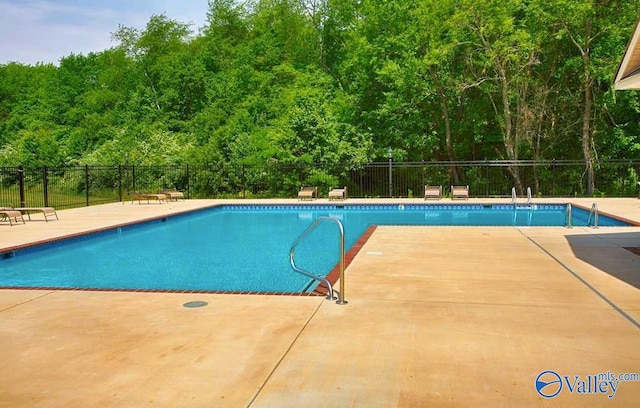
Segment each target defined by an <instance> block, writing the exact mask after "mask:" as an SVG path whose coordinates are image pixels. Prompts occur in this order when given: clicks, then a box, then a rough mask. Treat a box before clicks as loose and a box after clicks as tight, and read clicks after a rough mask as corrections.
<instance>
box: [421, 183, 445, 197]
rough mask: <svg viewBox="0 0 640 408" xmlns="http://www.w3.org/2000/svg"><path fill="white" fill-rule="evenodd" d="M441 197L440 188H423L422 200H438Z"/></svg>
mask: <svg viewBox="0 0 640 408" xmlns="http://www.w3.org/2000/svg"><path fill="white" fill-rule="evenodd" d="M441 197H442V186H424V199H425V200H426V199H428V198H434V199H436V200H439V199H440V198H441Z"/></svg>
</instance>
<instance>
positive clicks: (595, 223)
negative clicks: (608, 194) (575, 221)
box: [587, 203, 598, 228]
mask: <svg viewBox="0 0 640 408" xmlns="http://www.w3.org/2000/svg"><path fill="white" fill-rule="evenodd" d="M592 215H593V228H598V204H596V203H593V204H591V209H590V210H589V218H588V219H587V227H588V226H589V224H591V216H592Z"/></svg>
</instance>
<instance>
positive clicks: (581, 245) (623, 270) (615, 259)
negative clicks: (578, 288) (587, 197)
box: [566, 231, 640, 289]
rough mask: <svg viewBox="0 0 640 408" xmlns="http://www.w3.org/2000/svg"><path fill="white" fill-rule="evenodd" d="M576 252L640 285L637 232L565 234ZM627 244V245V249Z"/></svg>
mask: <svg viewBox="0 0 640 408" xmlns="http://www.w3.org/2000/svg"><path fill="white" fill-rule="evenodd" d="M566 238H567V241H568V242H569V245H571V249H572V250H573V253H574V254H575V256H576V257H577V258H579V259H581V260H583V261H585V262H587V263H589V264H591V265H593V266H594V267H596V268H598V269H600V270H602V271H603V272H606V273H608V274H609V275H611V276H614V277H616V278H618V279H620V280H621V281H624V282H626V283H628V284H629V285H632V286H633V287H635V288H638V289H640V255H638V254H637V253H636V252H635V251H638V252H640V232H635V231H634V232H628V233H626V232H620V233H595V234H589V235H568V236H566ZM627 248H630V249H627Z"/></svg>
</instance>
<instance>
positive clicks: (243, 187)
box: [240, 163, 247, 199]
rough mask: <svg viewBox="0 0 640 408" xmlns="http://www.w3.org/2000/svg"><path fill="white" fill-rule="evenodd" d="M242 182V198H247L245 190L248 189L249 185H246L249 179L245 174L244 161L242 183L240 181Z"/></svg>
mask: <svg viewBox="0 0 640 408" xmlns="http://www.w3.org/2000/svg"><path fill="white" fill-rule="evenodd" d="M240 184H242V198H243V199H245V198H246V196H245V191H247V185H246V184H247V179H246V176H245V174H244V163H242V183H240Z"/></svg>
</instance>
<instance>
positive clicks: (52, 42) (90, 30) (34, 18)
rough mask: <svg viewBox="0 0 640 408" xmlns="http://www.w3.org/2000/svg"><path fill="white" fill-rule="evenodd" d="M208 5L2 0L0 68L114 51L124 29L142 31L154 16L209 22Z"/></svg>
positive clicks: (200, 0) (168, 0)
mask: <svg viewBox="0 0 640 408" xmlns="http://www.w3.org/2000/svg"><path fill="white" fill-rule="evenodd" d="M207 7H208V6H207V0H0V64H6V63H8V62H12V61H13V62H19V63H22V64H36V63H38V62H44V63H53V64H56V65H57V64H58V62H59V60H60V59H61V58H62V57H65V56H68V55H70V54H84V55H87V54H88V53H89V52H92V51H94V52H96V51H97V52H99V51H103V50H105V49H108V48H111V47H114V46H115V45H116V43H114V42H113V41H112V40H111V33H113V32H115V31H116V30H117V29H118V25H119V24H122V25H124V26H127V27H135V28H138V29H143V28H144V27H145V26H146V24H147V22H148V21H149V18H150V17H151V16H152V15H153V14H164V15H166V16H167V17H168V18H170V19H173V20H177V21H179V22H182V23H192V24H193V25H192V26H191V28H192V29H193V30H194V32H195V33H197V32H198V29H199V28H201V27H202V26H203V25H204V24H205V22H206V19H207Z"/></svg>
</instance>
